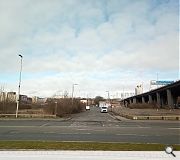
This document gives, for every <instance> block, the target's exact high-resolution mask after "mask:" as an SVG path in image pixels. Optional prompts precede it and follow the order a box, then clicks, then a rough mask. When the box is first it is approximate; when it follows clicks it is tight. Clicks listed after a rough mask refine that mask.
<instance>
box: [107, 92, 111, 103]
mask: <svg viewBox="0 0 180 160" xmlns="http://www.w3.org/2000/svg"><path fill="white" fill-rule="evenodd" d="M106 92H107V93H108V101H109V103H110V97H109V91H106Z"/></svg>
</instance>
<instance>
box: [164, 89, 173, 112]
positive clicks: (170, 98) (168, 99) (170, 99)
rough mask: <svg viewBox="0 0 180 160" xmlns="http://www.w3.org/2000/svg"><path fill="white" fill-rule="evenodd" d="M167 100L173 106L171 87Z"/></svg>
mask: <svg viewBox="0 0 180 160" xmlns="http://www.w3.org/2000/svg"><path fill="white" fill-rule="evenodd" d="M166 91H167V102H168V106H169V107H171V108H173V96H172V93H171V90H170V89H167V90H166Z"/></svg>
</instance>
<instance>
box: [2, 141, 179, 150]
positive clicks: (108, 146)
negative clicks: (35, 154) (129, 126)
mask: <svg viewBox="0 0 180 160" xmlns="http://www.w3.org/2000/svg"><path fill="white" fill-rule="evenodd" d="M172 146H173V149H174V150H175V151H179V150H180V145H172ZM165 147H166V145H164V144H143V143H142V144H137V143H106V142H104V143H103V142H102V143H101V142H55V141H0V149H43V150H102V151H164V149H165Z"/></svg>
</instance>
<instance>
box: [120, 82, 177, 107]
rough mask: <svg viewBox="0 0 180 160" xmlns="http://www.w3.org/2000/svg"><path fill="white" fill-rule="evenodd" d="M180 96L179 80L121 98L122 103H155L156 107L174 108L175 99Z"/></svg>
mask: <svg viewBox="0 0 180 160" xmlns="http://www.w3.org/2000/svg"><path fill="white" fill-rule="evenodd" d="M179 96H180V80H179V81H176V82H174V83H172V84H169V85H166V86H163V87H160V88H157V89H154V90H151V91H149V92H146V93H143V94H139V95H135V96H133V97H129V98H126V99H124V100H122V102H123V103H124V105H128V104H137V103H149V104H156V105H157V107H160V108H161V107H163V106H168V107H169V108H174V107H175V104H177V99H178V97H179Z"/></svg>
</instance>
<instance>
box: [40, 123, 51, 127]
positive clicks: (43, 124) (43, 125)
mask: <svg viewBox="0 0 180 160" xmlns="http://www.w3.org/2000/svg"><path fill="white" fill-rule="evenodd" d="M48 124H49V123H45V124H43V125H41V126H40V127H44V126H46V125H48Z"/></svg>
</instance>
